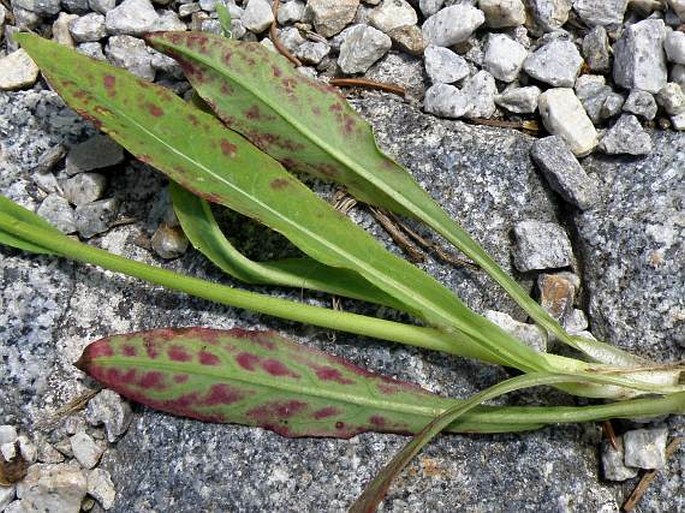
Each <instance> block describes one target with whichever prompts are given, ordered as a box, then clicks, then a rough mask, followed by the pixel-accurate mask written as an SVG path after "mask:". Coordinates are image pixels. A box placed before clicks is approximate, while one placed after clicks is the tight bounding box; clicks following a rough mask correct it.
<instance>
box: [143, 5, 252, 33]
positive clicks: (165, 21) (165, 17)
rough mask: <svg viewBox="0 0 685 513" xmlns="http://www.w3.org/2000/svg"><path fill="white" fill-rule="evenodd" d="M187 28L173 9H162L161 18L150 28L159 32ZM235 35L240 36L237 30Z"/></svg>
mask: <svg viewBox="0 0 685 513" xmlns="http://www.w3.org/2000/svg"><path fill="white" fill-rule="evenodd" d="M238 21H240V20H235V19H234V20H233V22H238ZM241 27H242V25H241ZM187 28H188V27H186V24H185V23H183V22H182V21H181V20H180V19H179V18H178V15H177V14H176V13H175V12H173V11H161V14H160V15H159V18H158V19H157V21H156V22H155V23H154V25H153V26H152V29H150V30H151V31H152V32H158V31H162V30H180V31H184V30H186V29H187ZM243 30H244V29H243ZM243 33H244V32H243ZM233 35H234V37H236V38H237V37H238V35H237V32H235V31H234V33H233Z"/></svg>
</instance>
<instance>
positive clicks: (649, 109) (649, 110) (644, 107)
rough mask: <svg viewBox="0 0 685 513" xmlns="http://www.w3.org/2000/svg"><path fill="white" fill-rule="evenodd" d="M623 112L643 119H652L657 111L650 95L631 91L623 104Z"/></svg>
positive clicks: (652, 96)
mask: <svg viewBox="0 0 685 513" xmlns="http://www.w3.org/2000/svg"><path fill="white" fill-rule="evenodd" d="M623 110H624V111H626V112H629V113H631V114H635V115H636V116H640V117H641V118H644V119H654V117H655V116H656V111H657V105H656V100H655V99H654V95H653V94H652V93H648V92H647V91H643V90H641V89H633V90H632V91H630V94H629V95H628V98H626V101H625V103H624V104H623Z"/></svg>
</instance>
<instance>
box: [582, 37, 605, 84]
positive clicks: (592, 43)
mask: <svg viewBox="0 0 685 513" xmlns="http://www.w3.org/2000/svg"><path fill="white" fill-rule="evenodd" d="M582 49H583V57H585V62H586V63H587V65H588V66H589V67H590V69H591V70H592V71H594V72H597V73H607V72H609V71H610V70H611V48H610V47H609V36H608V35H607V31H606V29H605V28H604V27H602V26H597V27H595V28H593V29H592V30H591V31H590V32H588V33H587V34H586V36H585V37H584V38H583V46H582Z"/></svg>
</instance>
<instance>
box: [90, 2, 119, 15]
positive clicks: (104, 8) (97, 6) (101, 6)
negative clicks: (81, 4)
mask: <svg viewBox="0 0 685 513" xmlns="http://www.w3.org/2000/svg"><path fill="white" fill-rule="evenodd" d="M116 5H117V3H116V0H88V6H89V7H90V8H91V9H92V10H93V11H95V12H99V13H100V14H107V13H108V12H109V11H111V10H112V9H114V8H115V7H116Z"/></svg>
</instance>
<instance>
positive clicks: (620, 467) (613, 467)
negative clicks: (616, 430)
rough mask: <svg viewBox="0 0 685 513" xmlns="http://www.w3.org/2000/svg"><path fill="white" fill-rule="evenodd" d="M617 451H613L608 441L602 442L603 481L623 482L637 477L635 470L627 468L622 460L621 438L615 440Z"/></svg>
mask: <svg viewBox="0 0 685 513" xmlns="http://www.w3.org/2000/svg"><path fill="white" fill-rule="evenodd" d="M617 442H618V444H617V445H618V449H614V447H613V446H612V445H611V442H609V440H602V449H601V451H602V471H603V474H604V479H608V480H609V481H625V480H626V479H631V478H633V477H635V476H637V469H636V468H633V467H627V466H626V465H625V463H624V462H623V460H624V450H623V437H618V438H617Z"/></svg>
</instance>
